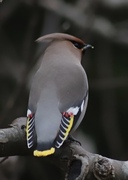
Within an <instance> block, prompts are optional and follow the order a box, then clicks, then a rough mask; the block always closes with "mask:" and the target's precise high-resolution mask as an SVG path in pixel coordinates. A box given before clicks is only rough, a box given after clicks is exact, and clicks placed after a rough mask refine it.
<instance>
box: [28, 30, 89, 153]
mask: <svg viewBox="0 0 128 180" xmlns="http://www.w3.org/2000/svg"><path fill="white" fill-rule="evenodd" d="M38 41H41V42H43V41H48V42H49V45H48V47H47V48H46V50H45V52H44V54H43V55H41V57H40V58H41V65H40V68H39V69H38V71H37V72H36V74H35V76H34V78H33V83H32V86H31V90H30V95H29V104H28V109H29V112H28V121H27V144H28V147H29V148H30V147H32V146H33V141H34V132H35V134H36V141H37V148H36V150H35V153H34V155H35V156H45V155H49V154H52V153H54V151H55V149H56V148H59V147H60V146H61V145H62V144H63V142H64V140H65V139H66V138H67V136H68V134H69V133H71V132H72V131H73V130H75V129H76V128H77V126H78V125H79V124H80V122H81V120H82V119H83V116H84V114H85V111H86V107H87V101H88V81H87V77H86V73H85V71H84V69H83V67H82V66H81V56H82V51H83V50H82V48H83V47H85V46H86V45H85V43H84V42H83V41H82V40H80V39H78V38H76V37H74V36H70V35H67V34H61V33H54V34H50V35H46V36H43V37H41V38H39V40H38ZM65 112H66V113H67V114H68V116H67V114H66V115H65ZM72 115H73V116H72ZM71 117H73V118H72V120H71ZM32 118H33V121H32V122H34V126H33V128H32V131H30V130H31V129H30V125H31V122H30V120H31V119H32ZM64 119H65V120H64ZM66 119H67V120H66ZM66 121H67V122H66ZM71 121H72V122H71ZM29 122H30V123H29ZM63 123H64V124H65V125H64V124H63ZM66 123H67V124H66ZM72 123H73V124H72ZM57 143H58V144H59V145H56V144H57ZM51 148H52V150H53V149H54V150H53V151H51V150H50V149H51ZM45 152H46V153H45Z"/></svg>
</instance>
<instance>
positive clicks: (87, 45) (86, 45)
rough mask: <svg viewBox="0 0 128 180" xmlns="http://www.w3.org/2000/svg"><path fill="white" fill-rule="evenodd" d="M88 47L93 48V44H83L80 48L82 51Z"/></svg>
mask: <svg viewBox="0 0 128 180" xmlns="http://www.w3.org/2000/svg"><path fill="white" fill-rule="evenodd" d="M88 48H92V49H93V48H94V46H92V45H90V44H85V46H84V47H83V48H82V51H84V50H86V49H88Z"/></svg>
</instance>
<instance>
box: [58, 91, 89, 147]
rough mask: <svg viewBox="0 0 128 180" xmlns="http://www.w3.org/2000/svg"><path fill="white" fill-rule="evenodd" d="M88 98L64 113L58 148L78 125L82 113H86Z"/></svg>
mask: <svg viewBox="0 0 128 180" xmlns="http://www.w3.org/2000/svg"><path fill="white" fill-rule="evenodd" d="M86 97H87V94H86V96H85V97H84V99H83V101H82V102H81V103H80V104H79V105H78V106H75V107H70V108H69V109H68V110H67V111H66V112H63V113H62V119H61V124H60V129H59V132H58V135H57V138H56V141H55V147H56V148H60V146H61V145H62V144H63V142H64V141H65V140H66V139H67V137H68V135H69V133H70V132H71V130H72V129H73V127H74V126H75V125H76V123H77V121H78V120H79V117H80V115H81V113H82V112H83V111H84V105H85V102H86Z"/></svg>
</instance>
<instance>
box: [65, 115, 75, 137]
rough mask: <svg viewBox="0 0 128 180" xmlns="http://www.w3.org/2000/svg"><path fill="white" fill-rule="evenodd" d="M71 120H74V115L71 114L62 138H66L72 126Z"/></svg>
mask: <svg viewBox="0 0 128 180" xmlns="http://www.w3.org/2000/svg"><path fill="white" fill-rule="evenodd" d="M73 121H74V115H71V116H70V123H69V125H68V127H67V128H66V132H65V133H64V140H65V139H66V138H67V136H68V134H69V132H70V130H71V128H72V125H73Z"/></svg>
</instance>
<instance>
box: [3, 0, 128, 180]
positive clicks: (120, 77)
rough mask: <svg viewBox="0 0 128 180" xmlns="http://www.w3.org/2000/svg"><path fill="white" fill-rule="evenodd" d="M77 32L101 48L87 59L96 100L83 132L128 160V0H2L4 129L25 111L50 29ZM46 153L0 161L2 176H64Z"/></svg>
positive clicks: (93, 143)
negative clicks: (44, 37)
mask: <svg viewBox="0 0 128 180" xmlns="http://www.w3.org/2000/svg"><path fill="white" fill-rule="evenodd" d="M54 32H63V33H69V34H72V35H75V36H77V37H79V38H81V39H83V40H84V41H85V42H86V43H89V44H92V45H93V46H94V47H95V48H94V49H93V50H91V49H89V50H87V51H86V53H85V55H84V57H83V60H82V64H83V66H84V68H85V70H86V72H87V76H88V81H89V87H90V89H89V103H88V108H87V112H86V115H85V118H84V120H83V122H82V124H81V125H80V127H79V129H78V130H77V132H76V135H75V136H76V137H77V139H78V140H79V141H81V142H82V145H83V147H84V148H86V150H88V151H90V152H94V153H99V154H101V155H104V156H107V157H111V158H116V159H119V160H126V159H128V140H127V138H128V1H127V0H121V1H120V0H95V1H94V0H52V1H50V0H19V1H17V0H3V2H2V3H0V128H3V127H7V126H8V124H10V123H11V122H12V121H13V120H14V119H15V118H17V117H20V116H26V110H27V103H28V95H29V88H30V84H31V79H32V77H33V75H34V73H35V70H36V68H37V67H38V65H39V62H38V57H39V54H40V52H41V51H42V49H43V46H42V45H39V44H37V43H35V40H36V39H37V38H38V37H40V36H42V35H45V34H49V33H54ZM62 177H63V175H62V173H61V172H60V170H59V169H57V168H56V167H54V166H53V165H52V164H49V163H48V162H45V160H44V159H42V158H39V159H38V158H34V157H17V156H15V157H10V158H8V159H7V160H6V161H5V162H3V163H1V164H0V179H1V180H22V179H27V180H30V179H31V180H37V179H43V180H49V179H59V180H60V179H62Z"/></svg>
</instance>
